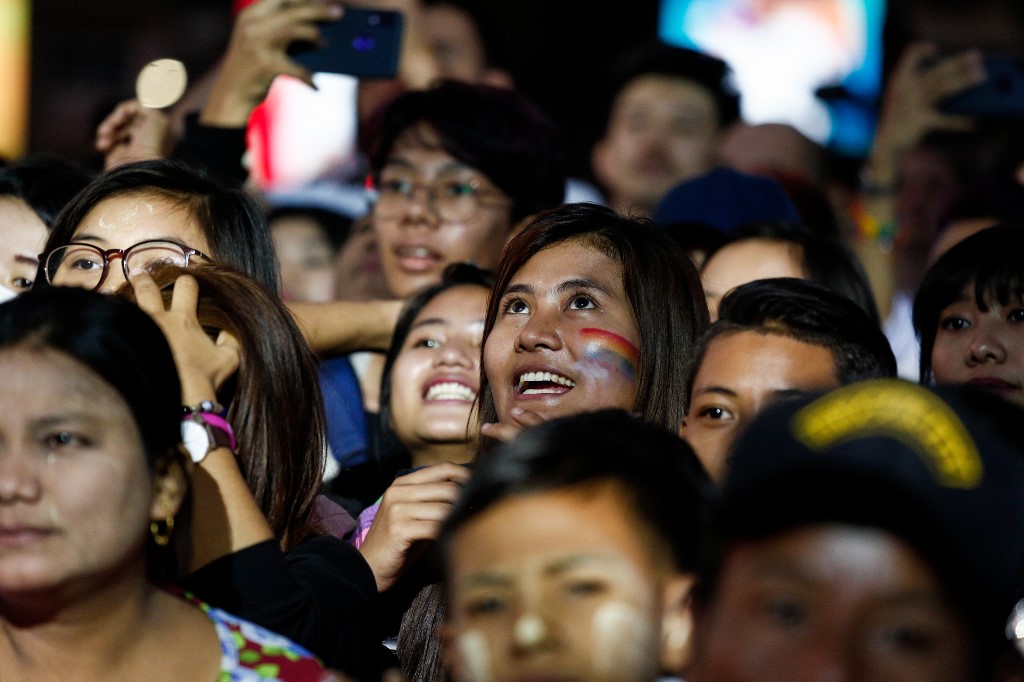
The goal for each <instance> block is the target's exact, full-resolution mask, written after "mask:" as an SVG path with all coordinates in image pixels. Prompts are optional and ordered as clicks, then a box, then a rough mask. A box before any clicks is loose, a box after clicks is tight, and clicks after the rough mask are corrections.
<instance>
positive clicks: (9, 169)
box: [0, 154, 92, 229]
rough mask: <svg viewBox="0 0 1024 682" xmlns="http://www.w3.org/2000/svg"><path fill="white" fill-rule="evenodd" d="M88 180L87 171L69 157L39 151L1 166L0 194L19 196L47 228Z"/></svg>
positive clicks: (89, 177)
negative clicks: (35, 154) (62, 157)
mask: <svg viewBox="0 0 1024 682" xmlns="http://www.w3.org/2000/svg"><path fill="white" fill-rule="evenodd" d="M90 180H92V175H91V174H90V173H88V172H87V171H85V170H84V169H82V168H80V167H78V166H76V165H75V164H73V163H71V162H70V161H66V160H64V159H61V158H60V157H57V156H50V155H46V154H40V155H37V156H30V157H26V158H24V159H22V160H20V161H17V162H15V163H12V164H11V165H9V166H4V167H3V168H0V196H11V197H16V198H18V199H21V200H22V201H24V202H25V203H26V204H28V207H29V208H31V209H32V210H33V211H35V214H36V215H37V216H39V219H40V220H42V221H43V224H44V225H46V229H50V227H52V226H53V221H54V220H56V219H57V214H58V213H60V211H61V209H62V208H64V206H65V205H66V204H67V203H68V202H69V201H71V199H72V197H74V196H75V195H76V194H78V193H79V192H81V191H82V190H83V189H85V186H86V185H88V184H89V181H90Z"/></svg>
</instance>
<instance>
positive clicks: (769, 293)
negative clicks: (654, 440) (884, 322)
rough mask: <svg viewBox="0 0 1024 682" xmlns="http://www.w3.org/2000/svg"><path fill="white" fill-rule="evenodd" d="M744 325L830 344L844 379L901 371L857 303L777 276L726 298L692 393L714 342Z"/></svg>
mask: <svg viewBox="0 0 1024 682" xmlns="http://www.w3.org/2000/svg"><path fill="white" fill-rule="evenodd" d="M740 331H753V332H757V333H765V334H778V335H781V336H786V337H789V338H792V339H796V340H797V341H801V342H803V343H809V344H813V345H815V346H823V347H825V348H827V349H828V350H829V351H830V352H831V353H832V358H833V362H834V363H835V368H836V369H835V371H836V379H837V380H838V381H839V382H840V383H841V384H850V383H853V382H855V381H860V380H861V379H877V378H883V377H895V376H896V358H895V356H894V355H893V352H892V348H891V347H890V346H889V341H888V339H886V337H885V334H883V333H882V330H881V329H880V328H879V326H878V324H877V323H875V322H874V321H873V320H872V319H871V318H870V317H869V316H868V314H867V313H866V312H865V311H864V310H863V309H862V308H860V307H859V306H858V305H857V304H856V303H854V302H853V301H851V300H850V299H848V298H847V297H845V296H842V295H840V294H837V293H835V292H834V291H832V290H830V289H828V288H827V287H825V286H823V285H821V284H818V283H816V282H810V281H808V280H803V279H796V278H793V277H776V278H771V279H759V280H755V281H753V282H748V283H746V284H743V285H741V286H738V287H736V288H735V289H733V290H732V291H731V292H729V293H728V294H726V296H725V297H724V298H723V299H722V302H721V304H720V305H719V308H718V320H717V321H716V322H714V323H713V324H712V325H711V326H710V327H709V328H708V330H707V332H705V334H704V336H703V337H702V338H701V340H700V343H699V344H698V347H697V352H696V353H695V354H694V359H693V364H692V365H691V366H690V371H689V374H688V378H687V382H686V391H687V395H689V394H690V393H691V392H692V391H693V381H694V379H695V378H696V375H697V371H698V369H699V368H700V365H701V362H702V361H703V359H704V355H705V354H706V353H707V349H708V347H709V346H710V345H711V342H712V341H714V340H715V339H716V338H718V337H719V336H721V335H723V334H727V333H730V332H740Z"/></svg>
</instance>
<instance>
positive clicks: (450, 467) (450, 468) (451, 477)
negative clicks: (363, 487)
mask: <svg viewBox="0 0 1024 682" xmlns="http://www.w3.org/2000/svg"><path fill="white" fill-rule="evenodd" d="M469 475H470V470H469V469H468V468H466V467H464V466H462V465H461V464H453V463H451V462H444V463H442V464H435V465H433V466H429V467H423V468H422V469H417V470H416V471H413V472H411V473H409V474H406V475H405V476H400V477H398V478H396V479H395V481H394V483H392V484H391V485H392V486H410V485H420V484H423V483H432V482H441V481H453V482H457V483H464V482H465V481H467V480H468V479H469Z"/></svg>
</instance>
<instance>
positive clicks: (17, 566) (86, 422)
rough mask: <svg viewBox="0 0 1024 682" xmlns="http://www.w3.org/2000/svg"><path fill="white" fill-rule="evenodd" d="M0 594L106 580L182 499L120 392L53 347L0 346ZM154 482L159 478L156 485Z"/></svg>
mask: <svg viewBox="0 0 1024 682" xmlns="http://www.w3.org/2000/svg"><path fill="white" fill-rule="evenodd" d="M0 375H2V376H4V377H5V382H6V386H5V389H6V390H4V391H2V392H0V600H3V601H4V602H7V603H12V602H16V601H17V600H18V599H19V598H21V597H28V596H38V595H40V594H45V593H53V592H55V591H56V593H57V595H58V596H59V597H62V598H63V597H69V596H73V595H75V594H83V593H87V592H88V591H95V590H96V589H97V588H103V587H105V586H106V585H107V584H108V583H110V582H111V580H112V579H114V578H117V577H120V576H123V575H124V574H125V572H126V571H129V572H130V571H131V570H132V565H133V564H134V565H137V567H138V571H139V573H142V572H144V570H145V568H144V567H145V564H144V554H143V550H144V538H145V536H146V532H147V527H148V525H149V524H150V522H151V521H153V520H163V519H165V518H166V517H167V516H170V515H173V514H174V512H176V511H177V506H178V504H179V503H180V498H178V497H177V496H174V497H173V498H172V497H169V496H168V495H164V494H156V493H155V491H156V490H158V489H161V490H162V489H163V488H162V483H164V482H166V481H165V480H164V479H162V478H158V479H154V476H153V474H152V473H151V472H150V470H149V467H148V466H147V464H146V459H145V454H144V450H143V445H142V439H141V435H140V433H139V431H138V428H137V426H136V423H135V419H134V417H133V415H132V413H131V410H130V409H129V408H128V405H127V404H126V403H125V401H124V399H123V398H122V397H121V395H120V394H119V393H118V392H117V391H116V390H115V389H114V388H113V387H112V386H110V385H109V384H107V383H106V382H105V381H104V380H103V379H102V378H101V377H100V376H99V375H97V374H95V373H94V372H92V371H91V370H90V369H88V368H87V367H86V366H84V365H82V364H81V363H79V362H78V361H76V360H74V359H72V358H71V357H69V356H67V355H65V354H63V353H60V352H57V351H53V350H39V349H25V348H10V349H6V350H3V351H0ZM155 483H156V486H155V485H154V484H155Z"/></svg>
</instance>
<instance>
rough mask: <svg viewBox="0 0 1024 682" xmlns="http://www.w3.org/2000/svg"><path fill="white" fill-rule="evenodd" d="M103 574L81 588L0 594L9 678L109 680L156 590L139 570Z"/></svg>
mask: <svg viewBox="0 0 1024 682" xmlns="http://www.w3.org/2000/svg"><path fill="white" fill-rule="evenodd" d="M141 563H142V562H139V564H140V567H139V568H134V567H133V568H132V569H127V570H123V571H121V572H120V573H119V574H115V575H105V576H103V579H102V580H95V581H92V583H91V584H90V585H88V586H86V588H85V589H78V590H74V589H72V588H71V587H69V586H67V585H64V586H61V587H59V588H56V589H53V590H47V591H45V592H33V593H31V594H24V593H19V594H14V595H10V594H3V595H0V660H2V661H4V666H5V669H7V670H9V671H10V672H11V673H12V677H13V679H19V678H21V679H60V678H61V677H62V676H63V677H66V676H67V674H68V671H71V670H74V671H75V677H76V678H80V679H90V678H92V679H102V678H104V677H107V678H108V679H109V678H110V672H111V671H112V670H113V668H114V666H115V665H116V663H117V661H119V660H124V659H125V658H126V654H127V653H128V652H130V651H132V650H133V649H134V648H135V647H136V646H138V644H139V643H140V642H141V640H142V633H144V632H145V631H146V629H147V628H145V627H143V623H144V622H146V621H147V620H149V618H150V615H151V608H152V604H153V602H154V599H155V595H156V594H157V593H158V591H157V589H156V588H155V587H153V586H151V585H149V584H148V583H147V582H146V579H145V571H144V568H142V567H141Z"/></svg>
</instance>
